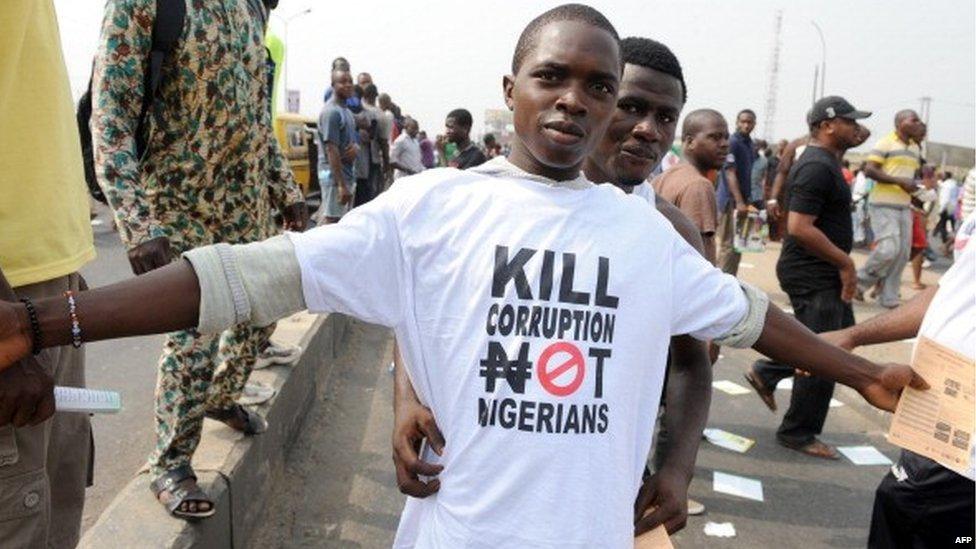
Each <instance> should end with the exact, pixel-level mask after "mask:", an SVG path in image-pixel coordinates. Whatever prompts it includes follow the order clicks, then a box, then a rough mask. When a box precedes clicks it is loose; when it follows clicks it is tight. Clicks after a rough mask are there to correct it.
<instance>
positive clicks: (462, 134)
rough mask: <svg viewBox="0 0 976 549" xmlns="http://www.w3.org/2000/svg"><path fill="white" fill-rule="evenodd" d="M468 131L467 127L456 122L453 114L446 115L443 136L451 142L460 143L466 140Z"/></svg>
mask: <svg viewBox="0 0 976 549" xmlns="http://www.w3.org/2000/svg"><path fill="white" fill-rule="evenodd" d="M470 131H471V130H470V129H469V128H465V127H464V126H462V125H461V124H458V121H457V120H455V119H454V117H453V116H448V117H447V120H445V121H444V136H445V137H446V138H447V140H448V141H450V142H451V143H460V142H462V141H464V140H466V139H467V138H468V133H469V132H470Z"/></svg>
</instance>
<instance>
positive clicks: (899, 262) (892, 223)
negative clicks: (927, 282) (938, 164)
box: [857, 110, 925, 308]
mask: <svg viewBox="0 0 976 549" xmlns="http://www.w3.org/2000/svg"><path fill="white" fill-rule="evenodd" d="M924 134H925V124H924V123H923V122H922V121H921V119H919V117H918V113H916V112H915V111H912V110H903V111H899V112H898V114H896V115H895V130H894V131H892V132H891V133H889V134H888V135H886V136H884V137H882V138H881V139H880V140H878V142H877V143H876V144H875V145H874V148H873V149H872V150H871V153H870V154H869V155H868V158H867V162H866V165H865V168H864V174H865V175H866V176H867V177H869V178H871V179H873V180H875V181H876V182H877V184H876V185H875V186H874V189H873V190H872V191H871V194H870V197H869V199H868V200H869V202H868V211H869V212H870V215H871V225H872V228H873V229H874V234H875V248H874V250H873V251H872V252H871V255H870V257H868V261H867V263H866V264H865V265H864V267H862V268H861V269H860V270H859V271H858V273H857V278H858V294H857V295H858V298H859V299H863V297H861V296H862V294H863V292H864V290H866V289H868V288H870V287H871V286H873V285H875V284H876V283H878V282H879V281H880V282H881V283H882V286H881V295H880V297H879V298H878V301H879V303H880V304H881V305H882V306H884V307H888V308H892V307H897V306H898V288H899V286H900V284H901V273H902V271H903V270H904V269H905V264H906V263H908V256H909V252H910V248H911V238H912V213H911V200H912V195H913V194H914V193H917V192H919V191H920V190H923V187H922V186H921V182H920V181H919V180H918V179H916V173H917V172H918V169H919V167H920V166H921V149H920V147H919V143H920V142H921V140H922V136H923V135H924Z"/></svg>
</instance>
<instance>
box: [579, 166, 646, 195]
mask: <svg viewBox="0 0 976 549" xmlns="http://www.w3.org/2000/svg"><path fill="white" fill-rule="evenodd" d="M583 175H585V176H586V178H587V179H589V180H590V181H592V182H593V183H596V184H602V183H610V184H611V185H613V186H614V187H617V188H618V189H620V190H621V191H623V192H625V193H627V194H631V193H633V192H634V187H636V185H627V184H624V183H621V182H619V181H617V180H616V179H615V178H613V177H611V175H610V174H609V173H607V171H606V170H604V169H603V168H602V167H601V165H600V164H599V163H597V162H593V161H592V160H590V159H589V158H587V159H586V161H585V162H583Z"/></svg>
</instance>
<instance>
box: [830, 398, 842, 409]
mask: <svg viewBox="0 0 976 549" xmlns="http://www.w3.org/2000/svg"><path fill="white" fill-rule="evenodd" d="M843 405H844V403H843V402H841V401H839V400H837V399H836V398H832V399H830V407H831V408H840V407H841V406H843Z"/></svg>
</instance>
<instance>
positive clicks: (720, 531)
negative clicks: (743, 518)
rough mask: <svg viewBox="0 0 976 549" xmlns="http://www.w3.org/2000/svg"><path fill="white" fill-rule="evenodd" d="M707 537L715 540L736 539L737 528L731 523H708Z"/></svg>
mask: <svg viewBox="0 0 976 549" xmlns="http://www.w3.org/2000/svg"><path fill="white" fill-rule="evenodd" d="M705 535H706V536H712V537H714V538H734V537H735V526H734V525H733V524H732V523H731V522H706V523H705Z"/></svg>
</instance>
